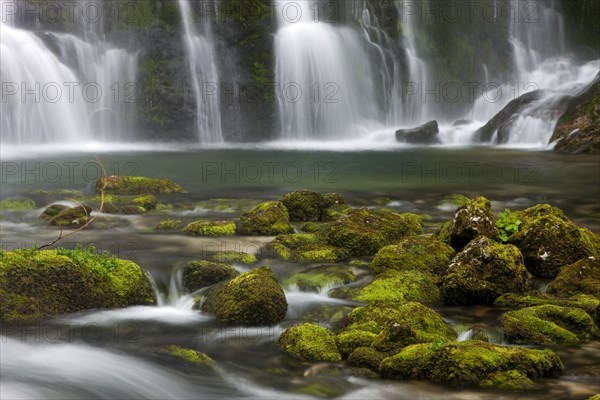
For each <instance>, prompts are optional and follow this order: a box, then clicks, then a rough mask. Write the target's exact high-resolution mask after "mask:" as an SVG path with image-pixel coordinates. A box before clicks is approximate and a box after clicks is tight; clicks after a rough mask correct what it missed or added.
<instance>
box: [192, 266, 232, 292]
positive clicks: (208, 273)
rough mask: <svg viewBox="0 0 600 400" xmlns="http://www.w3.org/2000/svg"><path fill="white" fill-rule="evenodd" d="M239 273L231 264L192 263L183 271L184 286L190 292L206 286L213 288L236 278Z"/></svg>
mask: <svg viewBox="0 0 600 400" xmlns="http://www.w3.org/2000/svg"><path fill="white" fill-rule="evenodd" d="M237 275H238V272H237V271H236V269H235V268H233V267H232V266H231V265H229V264H225V263H220V262H210V261H205V260H202V261H190V262H188V263H187V264H186V266H185V268H184V269H183V286H184V287H185V288H186V289H187V290H188V291H190V292H195V291H196V290H198V289H201V288H203V287H206V286H211V285H214V284H216V283H219V282H223V281H226V280H229V279H232V278H235V277H236V276H237Z"/></svg>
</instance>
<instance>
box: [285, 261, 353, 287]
mask: <svg viewBox="0 0 600 400" xmlns="http://www.w3.org/2000/svg"><path fill="white" fill-rule="evenodd" d="M355 279H356V276H354V274H353V273H352V271H350V269H348V268H347V267H344V266H343V265H322V266H319V267H316V268H312V269H309V270H308V271H304V272H302V273H299V274H296V275H293V276H292V277H290V278H288V279H286V280H285V281H284V285H286V286H289V285H297V286H298V288H299V289H300V290H303V291H314V292H320V291H321V290H323V289H325V288H328V287H330V286H333V285H344V284H347V283H350V282H354V280H355Z"/></svg>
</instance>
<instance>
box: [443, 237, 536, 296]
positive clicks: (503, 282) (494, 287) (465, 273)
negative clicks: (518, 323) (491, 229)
mask: <svg viewBox="0 0 600 400" xmlns="http://www.w3.org/2000/svg"><path fill="white" fill-rule="evenodd" d="M531 283H532V277H531V275H530V274H529V272H527V269H526V268H525V264H524V263H523V256H522V255H521V253H520V252H519V249H517V248H516V247H515V246H512V245H503V244H499V243H496V242H494V241H493V240H492V239H490V238H487V237H485V236H481V237H479V238H477V239H475V240H473V241H472V242H471V243H469V244H468V245H467V247H465V248H464V250H462V251H461V252H460V253H458V254H457V255H456V257H454V258H453V259H452V262H451V263H450V265H449V266H448V270H447V273H446V275H445V276H443V277H442V278H441V280H440V290H441V292H442V297H443V298H444V302H445V303H446V304H449V305H459V304H492V303H493V302H494V300H495V299H496V298H497V297H499V296H501V295H502V294H504V293H508V292H514V293H522V292H524V291H526V290H529V289H530V287H531Z"/></svg>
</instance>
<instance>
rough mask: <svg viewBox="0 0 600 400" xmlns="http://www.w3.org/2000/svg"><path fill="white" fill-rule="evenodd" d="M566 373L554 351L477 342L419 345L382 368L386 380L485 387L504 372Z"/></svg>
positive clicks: (388, 360)
mask: <svg viewBox="0 0 600 400" xmlns="http://www.w3.org/2000/svg"><path fill="white" fill-rule="evenodd" d="M562 370H563V366H562V363H561V361H560V358H559V357H558V356H557V355H556V354H554V353H553V352H552V351H551V350H529V349H525V348H520V347H504V346H497V345H493V344H490V343H487V342H481V341H476V340H468V341H464V342H459V343H448V344H445V345H444V344H440V343H425V344H415V345H412V346H408V347H406V348H404V349H402V350H401V351H400V352H399V353H398V354H396V355H394V356H392V357H388V358H385V359H384V360H383V361H382V362H381V365H380V373H381V376H382V377H385V378H396V379H429V380H431V381H433V382H436V383H442V384H447V385H452V386H484V387H490V383H492V382H494V381H496V382H497V383H501V382H500V381H504V380H498V378H499V377H498V376H497V375H496V374H498V373H502V372H508V371H516V372H519V373H520V374H522V375H524V376H526V377H527V378H529V379H535V378H544V377H553V376H557V375H558V374H560V373H561V372H562ZM511 374H514V373H512V372H511Z"/></svg>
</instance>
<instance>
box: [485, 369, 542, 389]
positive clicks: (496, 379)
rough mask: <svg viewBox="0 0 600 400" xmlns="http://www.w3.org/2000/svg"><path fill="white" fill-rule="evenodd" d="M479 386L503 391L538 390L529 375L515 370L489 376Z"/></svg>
mask: <svg viewBox="0 0 600 400" xmlns="http://www.w3.org/2000/svg"><path fill="white" fill-rule="evenodd" d="M479 386H480V387H482V388H489V389H501V390H531V389H535V388H536V386H535V384H534V383H533V382H532V381H531V379H529V377H527V375H525V374H523V373H522V372H520V371H517V370H515V369H511V370H508V371H502V372H494V373H492V374H489V375H488V376H487V378H485V379H484V380H483V381H481V383H480V384H479Z"/></svg>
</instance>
